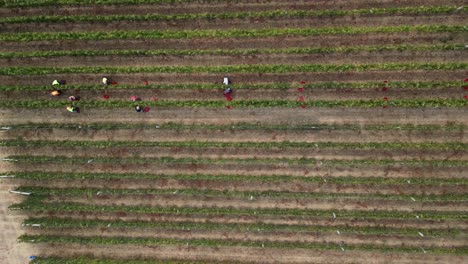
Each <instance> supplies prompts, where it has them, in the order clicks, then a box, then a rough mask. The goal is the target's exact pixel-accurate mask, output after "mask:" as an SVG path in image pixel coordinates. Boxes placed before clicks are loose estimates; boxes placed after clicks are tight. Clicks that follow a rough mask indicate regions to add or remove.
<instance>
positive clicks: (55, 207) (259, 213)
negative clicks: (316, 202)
mask: <svg viewBox="0 0 468 264" xmlns="http://www.w3.org/2000/svg"><path fill="white" fill-rule="evenodd" d="M44 198H45V197H43V196H39V195H36V196H34V195H32V196H28V198H27V199H26V200H24V201H23V202H21V203H18V204H14V205H11V206H10V207H9V208H10V209H14V210H27V211H30V212H88V213H93V212H96V213H97V212H113V213H115V212H125V213H129V214H161V215H177V216H205V217H206V216H219V215H230V216H239V217H241V216H248V217H260V218H262V217H267V216H281V217H314V218H315V217H320V218H326V219H331V218H332V215H333V213H335V215H336V216H337V217H339V218H340V219H341V218H343V219H360V220H365V219H416V216H418V217H419V218H421V219H424V220H463V221H466V220H468V215H466V214H465V213H464V212H450V211H411V212H405V211H396V210H392V211H384V210H374V211H368V210H365V211H361V210H352V211H349V210H312V209H296V208H291V209H285V208H233V207H169V206H165V207H153V206H144V205H139V206H125V205H95V204H82V203H73V202H46V203H44V202H42V200H43V199H44Z"/></svg>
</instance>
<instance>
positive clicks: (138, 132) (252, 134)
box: [0, 122, 468, 158]
mask: <svg viewBox="0 0 468 264" xmlns="http://www.w3.org/2000/svg"><path fill="white" fill-rule="evenodd" d="M83 123H86V122H83ZM83 123H82V122H80V124H83ZM2 125H7V124H2ZM467 133H468V132H466V131H443V130H426V131H424V130H417V131H412V130H314V129H304V130H292V131H288V130H261V129H255V130H235V129H233V130H229V129H225V130H224V129H220V130H215V129H193V130H189V129H187V130H186V129H184V130H178V129H174V130H173V129H157V128H155V129H119V130H95V129H84V128H78V127H77V128H76V129H36V130H35V129H11V130H2V131H0V139H2V140H15V139H22V140H57V141H63V140H74V141H143V142H166V141H177V142H184V141H202V142H283V141H290V142H309V143H316V142H354V143H366V142H367V143H372V142H410V143H422V142H428V141H431V142H439V143H443V142H446V143H447V142H462V143H468V137H467ZM385 157H387V158H391V154H388V153H387V154H386V155H385Z"/></svg>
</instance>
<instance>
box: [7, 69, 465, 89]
mask: <svg viewBox="0 0 468 264" xmlns="http://www.w3.org/2000/svg"><path fill="white" fill-rule="evenodd" d="M467 73H468V71H467V70H429V71H428V70H406V71H364V72H356V71H347V72H302V73H299V72H290V73H232V74H229V76H230V77H231V79H232V80H236V83H265V82H266V80H267V81H268V82H271V83H292V82H297V83H299V82H300V81H308V80H313V81H314V82H337V81H340V82H346V81H377V82H378V81H382V82H383V80H399V81H433V80H434V81H453V80H463V79H464V78H465V77H466V75H467ZM103 75H107V76H108V77H109V78H111V79H112V80H115V81H116V82H118V83H119V84H142V83H143V82H144V81H148V82H149V83H162V84H167V83H174V81H175V80H177V83H212V84H217V83H219V84H220V86H221V80H222V76H223V75H224V74H222V73H131V74H125V73H118V74H103V73H100V74H99V73H95V74H91V73H89V74H80V73H63V74H59V73H57V74H39V75H21V76H4V75H2V76H0V85H11V86H14V85H16V86H23V85H24V86H26V85H49V84H50V83H51V80H54V79H58V80H62V79H65V80H66V81H67V83H69V84H100V83H101V79H102V76H103Z"/></svg>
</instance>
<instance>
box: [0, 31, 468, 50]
mask: <svg viewBox="0 0 468 264" xmlns="http://www.w3.org/2000/svg"><path fill="white" fill-rule="evenodd" d="M409 43H411V44H447V43H464V35H463V34H462V33H443V32H441V33H416V32H408V33H405V32H402V33H394V34H379V33H376V34H357V35H336V36H335V35H324V36H310V37H298V36H281V37H263V38H211V39H210V38H198V39H196V38H195V39H144V40H131V39H130V40H123V39H120V40H118V39H117V40H95V41H91V40H89V41H86V40H57V41H28V42H8V41H0V51H1V52H15V51H16V52H31V51H50V50H55V51H59V50H83V49H84V50H122V49H142V50H151V49H155V48H157V49H189V50H199V49H205V50H206V49H236V48H237V49H240V48H244V49H246V48H247V49H254V48H257V49H258V48H291V47H337V46H349V45H379V44H380V45H382V44H383V45H391V44H409Z"/></svg>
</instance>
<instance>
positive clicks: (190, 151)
mask: <svg viewBox="0 0 468 264" xmlns="http://www.w3.org/2000/svg"><path fill="white" fill-rule="evenodd" d="M0 152H1V153H3V155H4V156H13V155H41V156H66V157H122V158H128V157H145V158H157V157H175V158H210V159H217V158H224V159H229V158H234V159H245V158H288V159H298V158H315V159H321V160H322V159H323V160H330V159H340V160H360V159H376V158H387V159H390V158H391V159H393V160H407V159H415V158H416V159H422V160H432V159H436V160H442V159H444V160H465V161H466V160H468V151H455V150H454V151H436V150H433V151H429V150H402V151H399V150H381V149H376V150H363V149H354V150H340V149H318V148H286V149H281V148H277V149H275V148H234V147H233V148H229V147H225V148H185V147H170V148H169V147H167V148H166V147H106V148H93V147H85V148H82V147H28V148H27V149H24V148H13V147H9V148H4V147H0Z"/></svg>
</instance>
